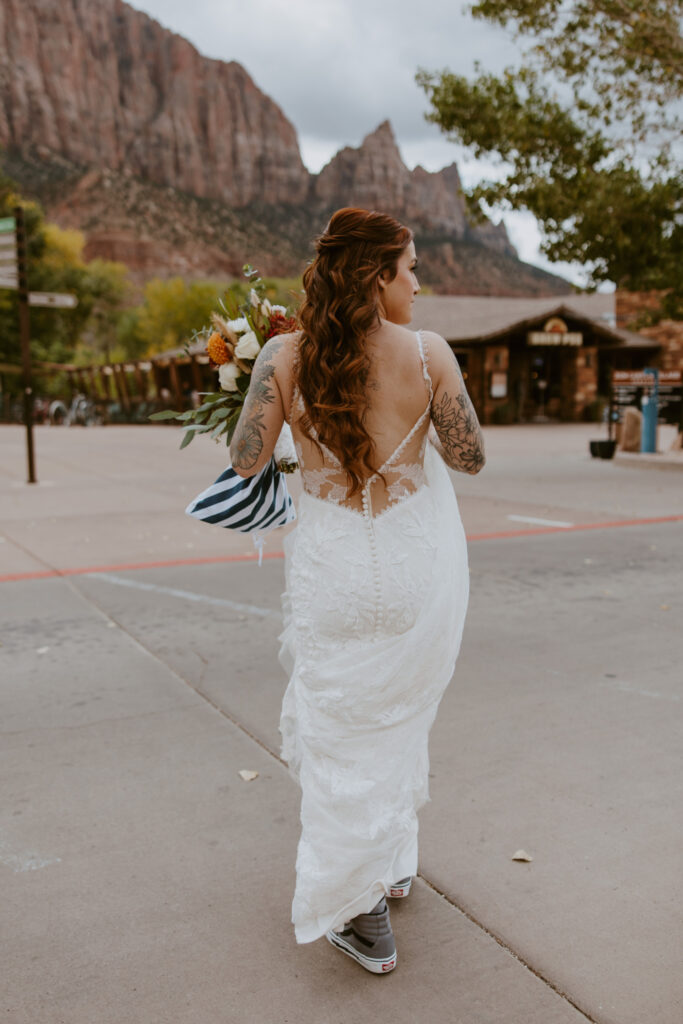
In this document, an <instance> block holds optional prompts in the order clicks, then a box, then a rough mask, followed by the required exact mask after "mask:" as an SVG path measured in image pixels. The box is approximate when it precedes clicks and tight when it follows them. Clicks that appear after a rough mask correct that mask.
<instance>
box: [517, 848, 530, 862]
mask: <svg viewBox="0 0 683 1024" xmlns="http://www.w3.org/2000/svg"><path fill="white" fill-rule="evenodd" d="M512 859H513V860H523V861H526V862H527V863H530V862H531V861H532V860H533V859H534V858H533V857H530V856H529V854H528V853H527V852H526V851H525V850H517V853H515V854H513V857H512Z"/></svg>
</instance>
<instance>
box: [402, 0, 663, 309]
mask: <svg viewBox="0 0 683 1024" xmlns="http://www.w3.org/2000/svg"><path fill="white" fill-rule="evenodd" d="M471 13H472V15H473V16H474V17H475V18H483V19H486V20H488V21H491V22H493V23H496V24H499V25H502V26H505V27H507V28H508V29H511V30H512V31H513V32H514V33H515V35H516V37H517V38H518V39H522V40H524V41H525V46H526V49H525V50H524V52H523V54H522V60H521V66H520V67H519V68H506V69H505V70H504V72H503V73H502V74H500V75H494V74H491V73H489V72H486V71H484V70H483V69H482V68H481V67H480V66H479V65H477V66H476V73H475V77H474V78H473V79H472V80H470V79H468V78H467V77H465V76H463V75H457V74H453V73H452V72H450V71H440V72H430V71H426V70H420V71H419V72H418V75H417V80H418V82H419V84H420V85H421V86H422V87H423V88H424V90H425V92H426V94H427V96H428V99H429V103H430V108H431V109H430V110H429V112H428V113H427V115H426V116H427V119H428V120H430V121H433V122H434V123H436V124H438V125H439V126H440V127H441V128H442V130H443V131H444V132H446V133H447V135H448V136H449V137H450V138H452V139H453V140H454V141H458V142H460V143H463V144H464V145H466V146H468V147H470V148H471V150H472V152H473V153H474V155H475V156H477V157H487V158H489V159H492V160H493V161H494V162H495V163H497V164H498V165H499V169H500V177H499V178H498V180H491V181H484V182H481V183H480V184H479V185H477V186H475V187H474V188H472V189H470V190H468V191H467V193H466V198H467V200H468V203H469V205H470V209H471V210H472V212H473V213H474V214H475V216H476V215H477V214H479V213H481V209H482V204H488V205H489V206H503V207H507V208H510V209H514V210H522V209H526V210H529V211H531V213H533V214H534V216H535V217H536V218H537V220H538V221H539V223H540V226H541V228H542V232H543V243H542V249H543V252H544V253H545V254H546V255H547V256H548V257H549V258H550V259H551V260H567V261H579V262H581V263H583V264H586V265H587V269H588V270H589V272H590V273H591V277H592V281H593V283H594V284H597V283H599V282H601V281H608V280H610V281H614V282H615V283H616V284H617V285H618V286H619V287H623V288H628V289H631V290H650V289H656V290H661V291H663V292H664V293H666V294H665V298H664V304H663V310H664V311H665V312H668V313H669V314H673V315H679V316H680V315H683V271H682V270H681V267H682V266H683V173H682V171H681V116H680V112H681V99H682V98H683V39H682V37H681V18H682V17H683V0H479V2H478V3H475V4H474V5H473V6H472V8H471Z"/></svg>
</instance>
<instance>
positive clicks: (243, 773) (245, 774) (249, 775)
mask: <svg viewBox="0 0 683 1024" xmlns="http://www.w3.org/2000/svg"><path fill="white" fill-rule="evenodd" d="M238 774H239V777H240V778H241V779H244V781H245V782H251V781H252V779H257V778H258V772H252V771H249V769H248V768H240V771H239V773H238Z"/></svg>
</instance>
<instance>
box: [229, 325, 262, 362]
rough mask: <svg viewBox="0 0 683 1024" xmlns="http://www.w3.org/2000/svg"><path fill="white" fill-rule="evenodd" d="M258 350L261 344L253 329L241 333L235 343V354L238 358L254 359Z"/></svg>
mask: <svg viewBox="0 0 683 1024" xmlns="http://www.w3.org/2000/svg"><path fill="white" fill-rule="evenodd" d="M260 351H261V346H260V345H259V343H258V338H257V337H256V335H255V334H254V332H253V331H249V332H248V333H247V334H243V335H242V337H241V338H240V340H239V341H238V342H237V344H236V345H235V355H236V356H237V358H238V359H256V356H257V355H258V354H259V352H260Z"/></svg>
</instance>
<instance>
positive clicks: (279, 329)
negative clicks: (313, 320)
mask: <svg viewBox="0 0 683 1024" xmlns="http://www.w3.org/2000/svg"><path fill="white" fill-rule="evenodd" d="M298 326H299V325H298V323H297V321H296V317H294V316H283V314H282V313H271V315H270V327H269V328H268V334H267V335H266V338H274V337H275V335H276V334H289V333H290V331H295V330H296V329H297V327H298Z"/></svg>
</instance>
